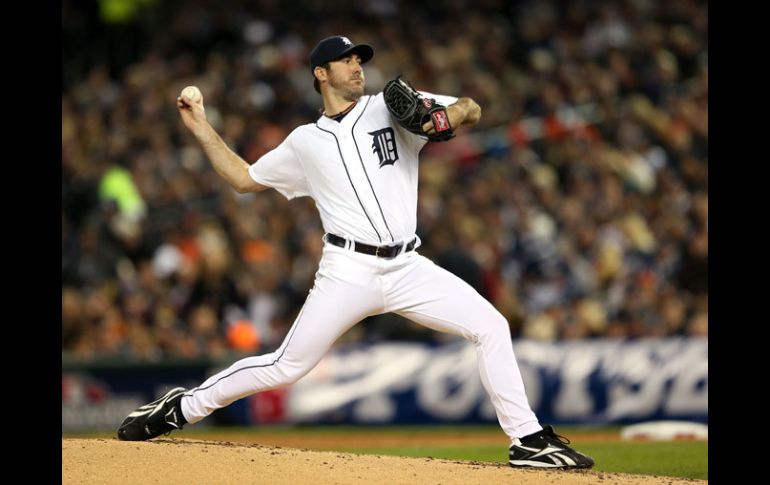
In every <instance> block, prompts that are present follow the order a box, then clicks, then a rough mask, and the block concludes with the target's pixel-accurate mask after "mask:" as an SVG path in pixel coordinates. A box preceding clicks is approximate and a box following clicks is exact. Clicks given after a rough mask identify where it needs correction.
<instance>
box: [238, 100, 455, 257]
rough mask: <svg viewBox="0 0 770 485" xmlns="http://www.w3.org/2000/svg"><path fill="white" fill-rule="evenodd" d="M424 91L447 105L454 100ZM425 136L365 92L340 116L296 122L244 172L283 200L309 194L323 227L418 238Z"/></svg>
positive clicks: (369, 236)
mask: <svg viewBox="0 0 770 485" xmlns="http://www.w3.org/2000/svg"><path fill="white" fill-rule="evenodd" d="M423 94H424V95H426V96H428V97H431V98H435V99H436V101H438V102H439V103H442V104H444V105H445V106H449V105H450V104H454V103H455V102H456V101H457V98H454V97H451V96H438V95H434V94H430V93H423ZM427 141H428V138H427V137H425V136H419V135H415V134H413V133H411V132H409V131H408V130H406V129H404V128H403V127H401V126H400V125H399V124H398V123H395V122H393V120H392V119H391V116H390V113H389V112H388V108H387V107H386V106H385V102H384V99H383V96H382V93H379V94H377V95H375V96H362V97H361V98H360V99H359V100H358V103H357V104H356V106H355V107H354V108H353V109H352V110H351V111H350V112H349V113H348V114H347V115H346V116H345V117H344V118H343V119H342V121H340V122H337V121H334V120H333V119H331V118H328V117H326V116H321V117H320V118H319V119H318V120H317V121H316V122H315V123H312V124H307V125H303V126H300V127H298V128H296V129H295V130H294V131H292V132H291V134H290V135H289V136H288V137H287V138H286V139H285V140H284V141H283V143H281V144H280V145H279V146H278V147H276V148H275V149H274V150H272V151H270V152H269V153H266V154H265V155H264V156H262V157H261V158H260V159H259V160H258V161H257V162H256V163H254V164H252V165H251V166H250V167H249V174H250V175H251V178H253V179H254V180H255V181H256V182H257V183H259V184H261V185H265V186H268V187H272V188H275V189H276V190H278V191H279V192H280V193H282V194H283V195H284V196H286V197H287V198H288V199H292V198H294V197H302V196H310V197H312V198H313V199H314V200H315V202H316V206H317V207H318V212H319V214H320V216H321V221H322V223H323V228H324V231H325V232H327V233H332V234H337V235H339V236H343V237H346V238H349V239H353V240H356V241H359V242H363V243H368V244H375V245H380V244H392V243H399V242H404V241H408V240H411V239H412V238H414V236H415V231H416V228H417V182H418V160H417V159H418V154H419V152H420V150H421V149H422V147H423V146H425V144H426V143H427Z"/></svg>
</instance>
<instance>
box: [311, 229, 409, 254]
mask: <svg viewBox="0 0 770 485" xmlns="http://www.w3.org/2000/svg"><path fill="white" fill-rule="evenodd" d="M326 240H327V241H328V242H330V243H331V244H334V245H335V246H338V247H341V248H344V247H345V246H347V243H348V240H347V239H345V238H344V237H340V236H338V235H336V234H326ZM351 244H352V245H353V250H354V251H355V252H357V253H364V254H369V255H372V256H377V257H378V258H385V259H391V258H395V257H396V256H398V255H399V253H400V252H401V249H402V248H403V249H404V252H405V253H408V252H409V251H411V250H413V249H414V245H415V244H417V238H414V239H412V240H411V241H409V242H408V243H406V244H395V245H393V246H372V245H370V244H364V243H360V242H356V241H351Z"/></svg>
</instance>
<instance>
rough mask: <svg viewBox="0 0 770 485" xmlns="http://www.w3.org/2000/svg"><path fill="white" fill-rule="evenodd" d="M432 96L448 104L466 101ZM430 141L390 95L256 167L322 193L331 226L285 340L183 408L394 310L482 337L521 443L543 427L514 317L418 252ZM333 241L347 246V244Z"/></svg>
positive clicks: (197, 414)
mask: <svg viewBox="0 0 770 485" xmlns="http://www.w3.org/2000/svg"><path fill="white" fill-rule="evenodd" d="M424 94H427V96H429V97H433V98H435V99H436V100H437V101H439V102H440V103H442V104H445V105H447V106H448V105H450V104H452V103H454V102H456V101H457V98H453V97H447V96H437V95H433V94H429V93H424ZM426 142H427V138H426V137H424V136H418V135H415V134H412V133H410V132H409V131H407V130H405V129H404V128H402V127H401V126H400V125H398V124H397V123H395V122H393V121H391V117H390V114H389V112H388V109H387V107H386V106H385V103H384V101H383V96H382V93H380V94H377V95H376V96H362V97H361V98H360V99H359V100H358V103H357V104H356V105H355V107H354V108H353V109H352V110H351V111H350V112H349V113H348V114H347V115H346V116H345V117H344V118H343V119H342V120H341V121H340V122H337V121H335V120H333V119H331V118H328V117H326V116H321V117H320V118H319V119H318V120H317V121H316V122H315V123H313V124H307V125H303V126H300V127H298V128H297V129H295V130H294V131H293V132H292V133H291V134H290V135H289V136H288V137H287V138H286V139H285V140H284V141H283V143H281V144H280V145H279V146H278V147H277V148H275V149H274V150H272V151H270V152H269V153H267V154H265V155H264V156H263V157H261V158H260V159H259V160H258V161H257V162H256V163H254V164H253V165H251V166H250V167H249V174H250V175H251V177H252V178H253V179H254V180H255V181H256V182H257V183H259V184H262V185H265V186H269V187H272V188H275V189H276V190H278V191H279V192H281V193H282V194H283V195H284V196H286V197H287V198H289V199H292V198H294V197H301V196H310V197H312V198H313V199H314V200H315V203H316V205H317V207H318V211H319V213H320V215H321V220H322V222H323V228H324V231H325V232H326V235H325V236H324V240H325V241H326V243H325V244H324V248H323V256H322V258H321V261H320V263H319V268H318V272H317V273H316V276H315V282H314V285H313V288H312V289H311V290H310V293H309V295H308V298H307V300H306V301H305V304H304V306H303V307H302V310H301V311H300V313H299V315H298V316H297V319H296V320H295V321H294V324H293V325H292V327H291V329H290V330H289V332H288V334H287V335H286V338H285V340H284V341H283V343H282V344H281V346H280V347H279V348H278V349H277V350H276V351H275V352H272V353H270V354H265V355H260V356H257V357H248V358H245V359H242V360H240V361H238V362H236V363H235V364H233V365H232V366H230V367H229V368H227V369H225V370H223V371H222V372H219V373H218V374H216V375H214V376H212V377H210V378H209V379H207V380H206V381H205V382H204V383H203V384H202V385H201V386H199V387H197V388H195V389H191V390H190V391H188V392H187V393H186V394H185V397H184V398H183V399H182V405H181V407H182V413H183V414H184V417H185V419H187V421H188V422H189V423H195V422H197V421H200V420H201V419H203V418H204V417H206V416H208V415H209V414H211V413H212V412H213V411H214V410H216V409H219V408H222V407H225V406H227V405H228V404H230V403H232V402H233V401H236V400H238V399H241V398H244V397H246V396H249V395H251V394H254V393H257V392H260V391H265V390H268V389H272V388H275V387H279V386H285V385H287V384H291V383H293V382H295V381H297V380H298V379H299V378H301V377H302V376H304V375H305V374H307V373H308V372H309V371H310V370H311V369H312V368H313V367H315V365H316V364H317V363H318V362H319V361H320V360H321V358H322V357H323V356H324V354H326V352H327V351H328V350H329V348H330V347H331V346H332V344H333V343H334V342H335V340H337V339H338V338H339V337H340V336H341V335H342V334H343V333H345V332H346V331H347V330H348V329H349V328H351V327H352V326H353V325H355V324H356V323H358V322H359V321H361V320H362V319H364V318H365V317H367V316H370V315H377V314H381V313H387V312H395V313H397V314H399V315H401V316H404V317H406V318H409V319H410V320H413V321H415V322H417V323H419V324H421V325H424V326H426V327H428V328H431V329H434V330H438V331H441V332H449V333H452V334H455V335H461V336H463V337H464V338H466V339H468V340H470V341H471V342H473V343H474V344H475V346H476V350H477V354H478V363H479V372H480V374H481V380H482V383H483V385H484V388H485V389H486V391H487V393H488V394H489V397H490V398H491V400H492V403H493V405H494V408H495V411H496V413H497V417H498V420H499V421H500V425H501V427H502V428H503V430H504V431H505V433H506V434H507V435H508V436H509V437H510V438H511V439H512V440H513V439H514V438H519V437H522V436H526V435H528V434H531V433H536V432H538V431H540V429H542V428H541V426H540V424H539V423H538V421H537V418H536V417H535V415H534V413H533V412H532V410H531V408H530V406H529V403H528V402H527V397H526V394H525V391H524V384H523V382H522V379H521V374H520V372H519V368H518V366H517V364H516V360H515V357H514V354H513V345H512V343H511V334H510V330H509V328H508V323H507V321H506V320H505V318H504V317H503V316H502V315H501V314H500V313H499V312H498V311H497V310H496V309H495V308H494V307H493V306H492V304H490V303H489V302H488V301H486V300H485V299H484V298H483V297H482V296H481V295H479V294H478V293H477V292H476V291H475V290H474V289H473V288H472V287H471V286H469V285H468V284H467V283H465V282H464V281H462V280H461V279H460V278H458V277H456V276H455V275H453V274H452V273H450V272H448V271H446V270H444V269H443V268H441V267H439V266H437V265H435V264H434V263H433V262H431V261H430V260H428V259H427V258H425V257H423V256H421V255H420V254H418V253H417V252H416V251H414V250H413V248H414V247H417V246H419V244H420V242H419V238H417V236H416V235H415V230H416V227H417V179H418V177H417V174H418V172H417V170H418V154H419V152H420V150H421V149H422V147H423V146H424V145H425V143H426ZM330 235H336V236H339V237H341V238H344V239H338V238H336V237H334V236H330ZM330 238H332V239H333V240H334V242H337V243H338V244H340V242H339V241H340V240H342V241H344V242H342V243H341V245H342V246H343V247H338V246H337V245H334V244H332V242H330ZM356 243H363V244H366V245H372V246H394V245H397V246H398V250H399V251H398V255H397V256H395V257H393V258H383V257H380V256H378V255H370V254H363V253H361V252H357V251H356V250H355V249H356ZM410 243H411V244H410ZM359 249H360V244H359Z"/></svg>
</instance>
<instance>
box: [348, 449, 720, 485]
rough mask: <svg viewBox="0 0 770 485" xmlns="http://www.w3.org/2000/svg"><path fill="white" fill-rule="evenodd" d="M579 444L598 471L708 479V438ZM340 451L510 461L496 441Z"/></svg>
mask: <svg viewBox="0 0 770 485" xmlns="http://www.w3.org/2000/svg"><path fill="white" fill-rule="evenodd" d="M575 447H576V448H577V449H578V450H580V451H581V452H583V453H586V454H587V455H589V456H591V457H593V458H594V460H596V465H595V466H594V468H593V469H594V470H596V471H605V472H620V473H631V474H641V475H662V476H668V477H681V478H697V479H702V480H707V479H708V443H705V442H660V443H657V442H632V443H586V444H580V443H576V444H575ZM338 451H344V452H350V453H360V454H367V455H369V454H376V455H396V456H412V457H433V458H445V459H449V460H477V461H489V462H496V463H505V462H506V456H505V450H504V449H503V450H501V449H500V447H499V446H492V445H480V446H473V447H467V446H449V445H447V446H432V447H422V446H414V447H368V448H342V447H340V448H339V449H338Z"/></svg>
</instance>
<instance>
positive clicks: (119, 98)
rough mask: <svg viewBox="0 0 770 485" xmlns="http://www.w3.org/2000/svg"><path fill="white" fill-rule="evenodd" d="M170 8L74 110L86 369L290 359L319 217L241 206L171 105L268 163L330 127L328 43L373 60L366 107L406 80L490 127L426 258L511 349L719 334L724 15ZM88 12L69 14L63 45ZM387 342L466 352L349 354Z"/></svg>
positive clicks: (460, 171)
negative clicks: (713, 20) (712, 304)
mask: <svg viewBox="0 0 770 485" xmlns="http://www.w3.org/2000/svg"><path fill="white" fill-rule="evenodd" d="M161 3H162V5H152V4H150V5H149V6H148V7H146V9H145V11H143V12H140V14H139V15H140V17H139V18H138V19H137V20H136V21H137V22H140V23H141V22H145V23H146V24H147V25H156V24H158V25H163V26H164V28H162V29H160V28H152V29H150V28H148V29H147V30H146V32H143V35H145V36H147V38H146V41H145V42H144V43H143V44H144V45H146V47H145V48H143V49H137V52H136V55H135V59H133V60H132V61H131V62H130V63H127V65H126V66H124V69H121V70H120V71H119V72H116V71H115V69H114V68H113V67H108V66H107V65H105V64H100V63H95V64H94V65H92V66H88V68H87V69H85V70H84V73H83V75H82V76H80V77H79V78H77V79H74V80H73V81H72V82H70V83H69V85H65V87H64V89H63V92H62V351H63V352H64V353H66V354H67V355H71V356H73V357H74V358H76V359H93V358H101V357H118V358H128V359H142V360H159V359H166V358H180V359H188V358H198V357H203V356H205V357H218V356H222V355H225V354H226V353H228V352H233V351H235V352H256V351H264V350H270V349H272V348H275V347H276V346H277V345H279V344H280V342H281V340H282V339H283V336H284V335H285V334H286V332H287V331H288V329H289V327H290V326H291V324H292V322H293V319H294V318H295V316H296V315H297V313H298V311H299V309H300V307H301V305H302V303H303V301H304V299H305V297H306V295H307V292H308V290H309V289H310V287H311V286H312V283H313V277H314V275H315V271H316V269H317V263H318V260H319V258H320V254H321V247H322V244H323V243H322V241H321V237H322V235H323V231H322V228H321V225H320V220H319V218H318V213H317V210H316V208H315V205H314V203H313V202H312V200H310V199H309V198H301V199H295V200H293V201H291V202H288V201H286V200H285V199H284V198H283V197H282V196H281V195H280V194H278V193H277V192H275V191H266V192H263V193H260V194H243V195H241V194H237V193H236V192H235V191H234V190H232V189H231V188H229V186H227V185H226V183H225V182H223V181H222V180H221V179H220V178H219V176H218V175H217V174H216V173H215V172H214V171H213V169H212V168H211V166H210V164H209V162H208V161H207V159H206V158H205V156H204V155H203V153H202V151H201V150H200V149H199V147H198V146H197V144H196V142H195V140H194V139H193V137H192V136H191V135H190V134H189V132H187V130H186V129H185V128H184V126H183V124H182V123H181V121H180V119H179V115H178V113H177V109H176V106H175V99H176V97H177V96H178V93H179V92H180V91H181V89H182V88H183V87H184V86H187V85H191V84H194V85H197V86H198V87H200V88H201V91H202V92H203V96H204V102H205V106H206V114H207V116H208V119H209V120H210V122H211V123H212V124H213V125H214V127H215V128H216V129H217V130H218V131H219V133H220V134H221V135H222V137H223V139H224V140H225V141H226V142H227V143H228V145H229V146H230V147H231V148H233V149H234V150H235V151H236V152H237V153H239V154H240V155H241V156H243V158H244V159H245V160H247V161H249V162H250V163H251V162H254V161H256V160H257V159H258V158H259V157H260V156H261V155H262V154H264V153H266V152H267V151H268V150H270V149H272V148H273V147H275V146H277V145H278V144H279V143H280V142H281V141H282V140H283V138H284V137H285V136H287V135H288V133H289V132H290V131H291V130H292V129H293V128H294V127H296V126H297V125H299V124H304V123H309V122H313V121H314V120H315V119H317V118H318V116H319V108H320V107H321V99H320V96H319V95H318V94H317V93H316V92H315V91H314V90H313V88H312V80H313V78H312V76H311V73H310V69H309V67H308V64H307V58H308V54H309V52H310V50H311V49H312V48H313V46H314V45H315V43H316V42H317V41H318V40H319V39H321V38H323V37H326V36H328V35H332V34H342V35H347V36H348V37H349V38H350V39H352V40H353V41H354V42H356V43H360V42H365V43H369V44H371V45H372V46H373V47H374V49H375V57H374V59H373V60H372V62H370V63H369V64H367V65H366V66H365V74H366V78H367V92H368V93H375V92H377V91H379V90H380V89H381V88H382V86H383V85H384V83H385V82H386V81H387V80H388V79H390V78H392V77H395V76H396V75H398V74H403V76H404V77H405V78H406V79H409V80H410V81H411V82H412V84H413V85H415V86H416V87H417V88H418V89H421V90H425V91H430V92H435V93H442V94H450V95H455V96H470V97H472V98H473V99H475V100H476V101H477V102H478V103H479V105H480V106H481V107H482V113H483V114H482V120H481V122H480V123H479V124H478V125H477V126H475V127H473V128H472V129H470V130H465V131H464V132H462V133H461V134H460V135H459V136H458V137H457V138H455V139H454V140H452V141H451V142H449V143H435V144H430V145H428V146H427V147H426V148H425V149H424V150H423V152H422V156H421V173H420V177H421V179H420V201H419V207H418V234H419V236H420V237H421V238H422V240H423V246H422V248H421V249H420V252H421V253H422V254H425V255H426V256H428V257H430V258H432V259H434V260H435V261H436V262H437V263H438V264H440V265H442V266H444V267H446V268H447V269H449V270H451V271H453V272H454V273H456V274H458V275H459V276H460V277H462V278H463V279H465V280H466V281H468V282H469V283H470V284H471V285H473V286H474V287H475V288H476V289H477V290H478V291H479V292H481V293H482V294H483V295H484V296H485V297H487V298H488V299H489V300H490V301H492V302H493V303H494V305H495V306H496V307H497V308H498V309H499V310H500V311H501V312H502V313H503V314H504V315H505V316H506V317H507V318H508V321H509V322H510V326H511V331H512V333H513V335H514V338H532V339H539V340H546V341H553V340H567V339H583V338H592V337H603V336H608V337H618V338H642V337H648V336H673V335H707V334H708V55H707V53H708V42H707V38H708V6H707V4H706V2H700V1H692V0H683V1H664V0H628V1H619V2H596V1H574V2H573V1H569V2H566V1H564V2H562V1H555V0H536V1H521V2H513V3H511V2H506V1H503V0H480V1H479V0H476V1H470V0H446V1H436V2H428V4H427V5H424V6H421V7H420V6H413V5H408V3H407V2H401V1H396V0H366V1H361V2H356V5H355V6H353V7H348V6H344V7H343V3H342V2H340V3H339V5H338V6H336V7H335V6H334V5H327V3H328V2H322V1H321V0H317V1H305V2H302V3H301V5H302V9H301V10H297V6H296V5H293V4H294V3H296V2H291V1H287V2H278V1H260V2H245V1H241V2H227V1H225V2H210V1H196V2H185V3H184V5H185V7H184V9H181V8H180V9H175V8H173V7H174V3H175V2H169V3H170V4H171V5H170V6H169V5H168V3H163V2H161ZM349 8H352V9H353V10H347V9H349ZM76 13H77V12H67V11H66V9H65V10H64V11H63V19H62V21H63V32H64V33H65V35H66V33H67V32H68V29H69V28H74V27H72V25H70V24H68V22H70V23H72V22H75V20H76V19H77V18H78V17H77V15H76ZM142 16H144V17H142ZM147 19H149V20H147ZM63 63H64V64H65V65H66V63H67V52H64V58H63ZM380 338H420V339H425V340H445V339H450V338H454V337H451V336H447V335H442V334H437V333H434V332H432V331H429V330H425V329H421V328H419V327H416V326H415V325H413V324H410V323H406V321H401V320H400V319H399V317H394V316H382V317H375V318H370V319H368V320H367V321H366V322H365V323H364V324H362V325H359V326H357V327H354V329H353V330H351V331H350V332H348V334H346V335H345V336H344V337H343V340H347V341H350V340H366V339H380Z"/></svg>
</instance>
